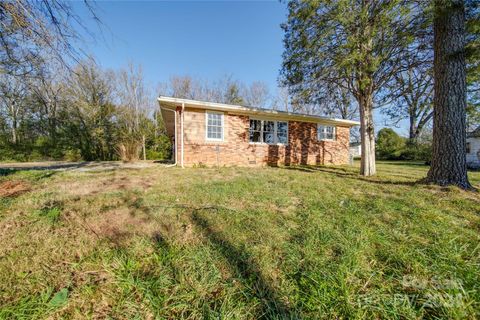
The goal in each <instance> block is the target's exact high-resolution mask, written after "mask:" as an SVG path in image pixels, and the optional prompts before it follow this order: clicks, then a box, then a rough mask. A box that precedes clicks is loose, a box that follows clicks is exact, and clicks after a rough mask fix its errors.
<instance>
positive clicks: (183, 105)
mask: <svg viewBox="0 0 480 320" xmlns="http://www.w3.org/2000/svg"><path fill="white" fill-rule="evenodd" d="M184 113H185V102H182V114H181V118H180V121H181V122H182V132H181V134H182V168H185V167H184V166H183V146H184V144H183V123H184Z"/></svg>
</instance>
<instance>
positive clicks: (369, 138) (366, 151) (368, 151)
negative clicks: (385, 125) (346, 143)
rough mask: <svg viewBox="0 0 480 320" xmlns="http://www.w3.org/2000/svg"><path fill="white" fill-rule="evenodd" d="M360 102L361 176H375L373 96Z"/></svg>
mask: <svg viewBox="0 0 480 320" xmlns="http://www.w3.org/2000/svg"><path fill="white" fill-rule="evenodd" d="M358 102H359V106H360V141H361V144H362V159H361V162H360V174H361V175H362V176H373V175H374V174H375V173H376V167H375V132H374V123H373V100H372V97H371V96H369V95H367V96H361V97H359V98H358Z"/></svg>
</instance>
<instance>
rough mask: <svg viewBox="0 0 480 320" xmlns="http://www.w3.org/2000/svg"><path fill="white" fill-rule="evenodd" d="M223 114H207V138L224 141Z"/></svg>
mask: <svg viewBox="0 0 480 320" xmlns="http://www.w3.org/2000/svg"><path fill="white" fill-rule="evenodd" d="M222 119H223V114H217V113H207V138H208V139H215V140H222V139H223V126H222Z"/></svg>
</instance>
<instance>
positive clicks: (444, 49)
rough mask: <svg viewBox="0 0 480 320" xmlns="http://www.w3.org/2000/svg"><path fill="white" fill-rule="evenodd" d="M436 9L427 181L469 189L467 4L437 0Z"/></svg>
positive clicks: (449, 0) (458, 1)
mask: <svg viewBox="0 0 480 320" xmlns="http://www.w3.org/2000/svg"><path fill="white" fill-rule="evenodd" d="M434 5H435V8H434V10H435V11H434V22H433V27H434V38H435V39H434V51H435V59H434V83H435V96H434V116H433V154H432V165H431V167H430V170H429V172H428V174H427V181H429V182H433V183H435V184H439V185H457V186H459V187H461V188H464V189H469V188H471V187H472V186H471V185H470V182H469V181H468V176H467V164H466V135H465V132H466V106H467V81H466V55H465V45H466V37H465V35H466V29H465V4H464V1H463V0H435V2H434Z"/></svg>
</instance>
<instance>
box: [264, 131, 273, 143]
mask: <svg viewBox="0 0 480 320" xmlns="http://www.w3.org/2000/svg"><path fill="white" fill-rule="evenodd" d="M263 142H265V143H269V144H272V143H274V142H275V140H274V134H273V132H263Z"/></svg>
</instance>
